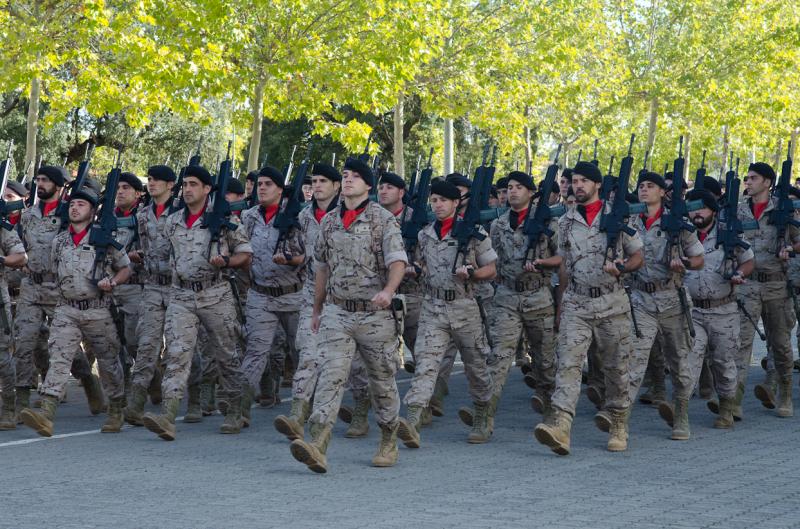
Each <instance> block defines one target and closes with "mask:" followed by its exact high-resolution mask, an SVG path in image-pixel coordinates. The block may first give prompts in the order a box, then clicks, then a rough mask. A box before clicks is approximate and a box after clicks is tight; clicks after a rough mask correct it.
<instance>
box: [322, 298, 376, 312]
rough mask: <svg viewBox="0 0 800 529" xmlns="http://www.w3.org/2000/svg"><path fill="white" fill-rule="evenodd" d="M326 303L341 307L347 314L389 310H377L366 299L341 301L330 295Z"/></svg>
mask: <svg viewBox="0 0 800 529" xmlns="http://www.w3.org/2000/svg"><path fill="white" fill-rule="evenodd" d="M328 301H330V302H331V303H333V304H334V305H337V306H339V307H342V308H343V309H344V310H346V311H347V312H374V311H377V310H388V308H389V307H387V309H379V308H378V307H376V306H375V305H374V304H373V303H372V302H371V301H369V300H367V299H342V298H337V297H336V296H333V295H330V294H328Z"/></svg>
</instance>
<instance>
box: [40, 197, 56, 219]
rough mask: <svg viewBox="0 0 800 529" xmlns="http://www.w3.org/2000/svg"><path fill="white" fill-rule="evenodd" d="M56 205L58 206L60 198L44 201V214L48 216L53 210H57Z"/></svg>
mask: <svg viewBox="0 0 800 529" xmlns="http://www.w3.org/2000/svg"><path fill="white" fill-rule="evenodd" d="M56 207H58V200H53V201H52V202H42V216H43V217H46V216H48V215H49V214H50V213H51V212H53V211H55V209H56Z"/></svg>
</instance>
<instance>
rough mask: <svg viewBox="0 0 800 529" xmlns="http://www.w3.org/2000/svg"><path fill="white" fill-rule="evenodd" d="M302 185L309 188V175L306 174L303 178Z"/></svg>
mask: <svg viewBox="0 0 800 529" xmlns="http://www.w3.org/2000/svg"><path fill="white" fill-rule="evenodd" d="M303 185H304V186H310V185H311V175H309V174H307V175H306V176H304V177H303Z"/></svg>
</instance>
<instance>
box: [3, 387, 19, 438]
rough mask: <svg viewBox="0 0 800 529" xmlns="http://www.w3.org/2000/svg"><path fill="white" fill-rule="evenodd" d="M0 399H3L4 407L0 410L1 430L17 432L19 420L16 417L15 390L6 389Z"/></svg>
mask: <svg viewBox="0 0 800 529" xmlns="http://www.w3.org/2000/svg"><path fill="white" fill-rule="evenodd" d="M0 398H2V399H3V405H2V408H0V410H1V411H0V430H16V428H17V418H16V416H15V415H14V406H15V405H16V398H17V397H16V395H15V392H14V388H6V389H4V390H3V391H2V393H0Z"/></svg>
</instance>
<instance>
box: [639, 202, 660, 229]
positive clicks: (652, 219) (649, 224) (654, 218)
mask: <svg viewBox="0 0 800 529" xmlns="http://www.w3.org/2000/svg"><path fill="white" fill-rule="evenodd" d="M663 213H664V208H663V207H660V208H658V211H656V214H655V215H653V216H652V217H648V216H647V214H645V213H642V215H641V217H642V220H643V221H644V229H646V230H649V229H650V228H651V227H652V226H653V224H655V223H656V221H657V220H658V219H660V218H661V215H662V214H663Z"/></svg>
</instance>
